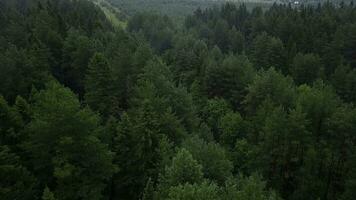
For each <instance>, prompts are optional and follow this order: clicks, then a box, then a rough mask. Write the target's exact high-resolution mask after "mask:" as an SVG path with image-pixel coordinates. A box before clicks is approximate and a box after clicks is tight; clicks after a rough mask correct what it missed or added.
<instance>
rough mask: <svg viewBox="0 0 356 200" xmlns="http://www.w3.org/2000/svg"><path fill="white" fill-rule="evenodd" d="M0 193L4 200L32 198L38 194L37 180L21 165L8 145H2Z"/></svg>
mask: <svg viewBox="0 0 356 200" xmlns="http://www.w3.org/2000/svg"><path fill="white" fill-rule="evenodd" d="M0 178H1V186H0V195H1V198H2V199H4V200H11V199H20V200H30V199H33V197H34V196H36V193H37V191H36V187H37V180H36V178H35V177H34V176H33V175H32V174H31V173H30V172H29V171H28V170H27V169H26V168H25V167H24V166H22V165H21V162H20V158H19V156H17V155H16V154H14V153H12V152H11V151H10V149H9V148H8V147H7V146H3V145H1V146H0Z"/></svg>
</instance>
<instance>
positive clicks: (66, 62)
mask: <svg viewBox="0 0 356 200" xmlns="http://www.w3.org/2000/svg"><path fill="white" fill-rule="evenodd" d="M62 51H63V55H62V61H61V63H62V64H61V66H60V69H57V71H56V72H55V75H56V76H57V77H58V79H59V80H60V81H62V82H63V83H64V84H65V85H66V86H67V87H69V88H71V89H72V90H73V91H74V92H76V93H79V94H80V95H84V92H85V90H84V86H85V74H86V72H87V69H88V65H89V62H90V59H91V58H92V57H93V54H94V51H95V48H94V44H93V42H92V41H91V40H90V38H88V37H87V36H85V35H84V34H81V33H80V32H79V31H76V30H73V29H71V30H70V31H69V32H68V36H67V37H66V38H65V40H64V42H63V50H62Z"/></svg>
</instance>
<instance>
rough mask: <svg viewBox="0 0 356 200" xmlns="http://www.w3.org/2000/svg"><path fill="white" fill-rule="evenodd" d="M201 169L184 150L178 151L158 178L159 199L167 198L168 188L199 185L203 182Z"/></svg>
mask: <svg viewBox="0 0 356 200" xmlns="http://www.w3.org/2000/svg"><path fill="white" fill-rule="evenodd" d="M202 169H203V167H202V166H201V165H200V164H199V163H198V161H196V160H195V159H194V158H193V156H192V154H191V153H190V152H189V151H187V150H186V149H184V148H182V149H179V151H178V152H177V154H176V155H175V156H174V157H173V159H172V162H171V164H170V165H169V166H168V167H166V169H165V171H164V173H163V174H162V175H161V176H160V178H159V185H158V186H157V192H158V195H159V196H160V198H167V197H168V195H169V191H170V188H174V187H177V186H179V185H184V184H195V183H196V184H200V183H202V182H203V171H202Z"/></svg>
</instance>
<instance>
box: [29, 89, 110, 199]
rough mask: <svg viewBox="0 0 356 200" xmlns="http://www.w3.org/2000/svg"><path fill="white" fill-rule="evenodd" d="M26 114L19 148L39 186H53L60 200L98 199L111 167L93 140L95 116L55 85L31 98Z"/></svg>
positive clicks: (105, 149)
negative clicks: (29, 117)
mask: <svg viewBox="0 0 356 200" xmlns="http://www.w3.org/2000/svg"><path fill="white" fill-rule="evenodd" d="M32 109H33V115H32V120H31V122H30V123H29V124H28V128H27V132H28V134H29V139H28V141H27V142H26V146H25V147H26V150H27V151H28V152H29V153H30V155H29V156H30V158H31V160H30V162H31V164H32V165H31V166H32V168H33V170H34V171H35V174H36V175H37V177H39V179H40V181H41V182H42V183H44V184H47V185H52V184H54V183H55V185H56V187H55V189H54V193H55V194H56V196H57V197H58V198H60V199H82V198H85V199H100V198H101V197H102V195H103V194H102V192H103V191H104V189H105V188H106V186H107V183H108V181H109V179H110V178H111V176H112V174H113V173H114V172H115V171H116V166H115V165H113V164H112V158H113V154H112V152H110V151H109V149H108V147H107V145H105V144H103V143H102V142H101V141H100V140H99V139H98V136H99V135H101V134H102V130H103V129H102V127H101V126H100V125H99V118H98V116H97V115H95V114H94V113H93V112H92V111H91V110H89V109H88V108H84V109H83V108H81V106H80V103H79V101H78V99H77V97H76V96H75V95H74V94H73V93H72V92H71V91H70V90H69V89H67V88H64V87H63V86H61V85H59V84H58V83H56V82H50V83H49V84H48V85H47V87H46V90H42V91H40V92H38V93H37V94H35V96H34V105H33V107H32ZM58 127H61V128H60V129H59V128H58Z"/></svg>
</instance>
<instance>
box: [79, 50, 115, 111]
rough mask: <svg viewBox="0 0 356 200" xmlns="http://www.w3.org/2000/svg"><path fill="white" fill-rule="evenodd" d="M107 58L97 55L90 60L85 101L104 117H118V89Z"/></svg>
mask: <svg viewBox="0 0 356 200" xmlns="http://www.w3.org/2000/svg"><path fill="white" fill-rule="evenodd" d="M112 75H113V74H112V69H111V68H110V66H109V64H108V62H107V60H106V58H105V57H104V55H103V54H99V53H97V54H95V55H94V56H93V57H92V59H91V60H90V63H89V67H88V71H87V73H86V78H85V96H84V98H85V101H86V103H88V105H89V106H90V107H91V108H92V109H93V110H95V111H98V112H99V113H101V114H103V115H104V116H109V115H111V114H112V115H117V114H118V110H119V105H117V103H118V102H117V92H118V91H117V88H115V79H114V77H113V76H112Z"/></svg>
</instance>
